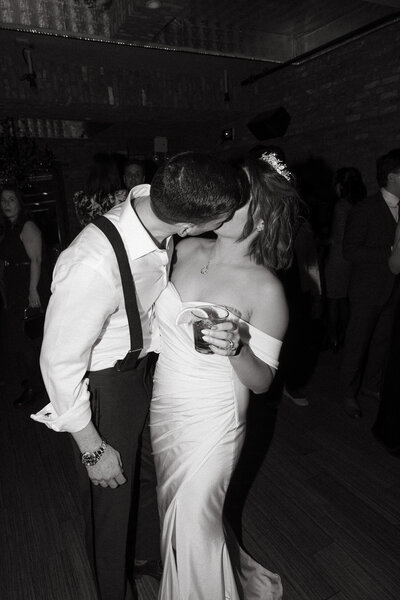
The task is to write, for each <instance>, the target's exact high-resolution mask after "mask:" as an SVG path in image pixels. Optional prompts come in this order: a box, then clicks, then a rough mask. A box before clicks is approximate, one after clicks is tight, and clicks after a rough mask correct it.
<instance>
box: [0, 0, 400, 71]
mask: <svg viewBox="0 0 400 600" xmlns="http://www.w3.org/2000/svg"><path fill="white" fill-rule="evenodd" d="M159 4H160V7H159V8H157V9H151V8H148V7H147V6H146V0H8V1H7V2H3V3H2V8H1V11H0V26H1V27H3V28H10V29H19V30H28V31H32V29H34V30H35V31H36V32H43V33H54V34H56V35H67V36H68V37H77V38H103V39H110V40H121V41H123V42H125V43H130V44H138V45H145V46H151V47H159V46H161V47H168V48H171V47H174V48H177V49H178V48H179V49H180V50H181V51H191V52H198V53H210V54H217V55H224V56H235V57H242V58H243V57H248V58H250V57H251V58H256V59H258V60H263V61H268V62H273V63H284V62H286V61H289V60H292V59H294V58H296V57H298V56H301V55H303V54H305V53H309V52H312V51H315V50H316V49H317V48H319V47H321V46H322V45H324V44H328V43H332V42H333V41H334V40H338V39H339V38H341V37H342V36H346V35H349V34H352V33H354V32H355V31H357V30H359V29H360V28H364V27H368V26H371V24H373V23H379V22H380V21H381V20H385V19H388V18H390V17H391V16H392V15H393V14H394V13H396V12H398V11H400V0H374V1H370V0H323V2H321V0H300V1H299V0H201V1H200V0H159Z"/></svg>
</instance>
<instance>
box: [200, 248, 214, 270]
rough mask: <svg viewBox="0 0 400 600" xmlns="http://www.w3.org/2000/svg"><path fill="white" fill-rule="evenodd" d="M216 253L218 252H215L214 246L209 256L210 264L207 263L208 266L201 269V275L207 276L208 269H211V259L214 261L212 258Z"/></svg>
mask: <svg viewBox="0 0 400 600" xmlns="http://www.w3.org/2000/svg"><path fill="white" fill-rule="evenodd" d="M215 252H216V251H215V246H213V247H212V248H211V252H210V256H209V258H208V262H207V263H206V264H205V265H204V266H203V267H201V269H200V273H201V274H202V275H207V273H208V269H209V267H210V263H211V259H212V257H213V254H215Z"/></svg>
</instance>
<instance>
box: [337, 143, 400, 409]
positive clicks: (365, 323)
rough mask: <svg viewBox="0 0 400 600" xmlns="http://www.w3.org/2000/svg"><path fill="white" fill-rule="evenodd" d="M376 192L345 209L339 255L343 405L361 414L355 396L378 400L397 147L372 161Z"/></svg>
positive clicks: (398, 182)
mask: <svg viewBox="0 0 400 600" xmlns="http://www.w3.org/2000/svg"><path fill="white" fill-rule="evenodd" d="M377 180H378V184H379V186H380V191H379V192H378V193H377V194H375V195H374V196H371V197H370V198H367V199H366V200H364V201H363V202H359V203H358V204H356V205H354V206H353V208H352V209H351V211H350V212H349V214H348V218H347V224H346V229H345V234H344V238H343V256H344V258H345V259H347V260H348V261H350V262H351V275H350V282H349V301H350V318H349V323H348V326H347V331H346V337H345V342H344V348H343V356H342V373H341V374H342V384H343V392H344V408H345V411H346V412H347V414H348V415H349V416H351V417H353V418H357V417H360V416H361V407H360V404H359V401H358V396H359V395H360V396H361V395H367V396H372V397H374V398H376V399H377V400H379V398H380V388H381V382H382V372H383V367H384V362H385V358H386V353H387V351H388V346H389V343H390V335H391V329H392V324H393V317H394V311H395V307H396V304H397V301H398V297H399V282H398V277H396V276H395V275H394V274H393V273H391V272H390V270H389V267H388V258H389V255H390V253H391V246H392V244H393V239H394V235H395V229H396V222H397V221H398V203H399V199H400V149H395V150H391V151H390V152H389V153H388V154H385V155H384V156H381V157H380V158H378V160H377Z"/></svg>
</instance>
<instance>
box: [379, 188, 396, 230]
mask: <svg viewBox="0 0 400 600" xmlns="http://www.w3.org/2000/svg"><path fill="white" fill-rule="evenodd" d="M381 193H382V196H383V199H384V201H385V202H386V204H387V206H388V208H389V210H390V212H391V213H392V215H393V218H394V220H395V221H396V223H398V221H399V198H398V197H397V196H395V195H394V194H392V193H391V192H388V190H387V189H386V188H381Z"/></svg>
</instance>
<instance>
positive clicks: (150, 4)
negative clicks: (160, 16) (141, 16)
mask: <svg viewBox="0 0 400 600" xmlns="http://www.w3.org/2000/svg"><path fill="white" fill-rule="evenodd" d="M160 6H161V2H160V0H146V8H151V9H155V8H160Z"/></svg>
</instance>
